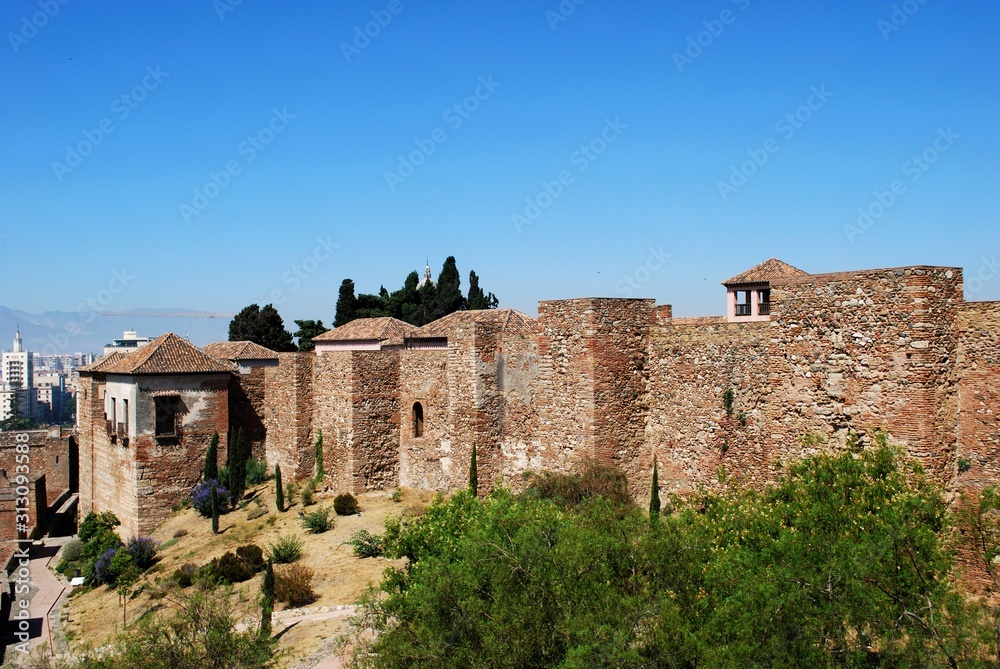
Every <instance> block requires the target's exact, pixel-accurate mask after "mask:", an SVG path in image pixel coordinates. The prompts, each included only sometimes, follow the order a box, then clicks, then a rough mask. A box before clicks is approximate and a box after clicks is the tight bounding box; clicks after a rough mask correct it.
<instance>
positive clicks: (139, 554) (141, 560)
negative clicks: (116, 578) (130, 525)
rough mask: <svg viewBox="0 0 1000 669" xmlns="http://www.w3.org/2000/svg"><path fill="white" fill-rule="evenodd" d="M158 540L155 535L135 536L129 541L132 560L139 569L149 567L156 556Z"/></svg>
mask: <svg viewBox="0 0 1000 669" xmlns="http://www.w3.org/2000/svg"><path fill="white" fill-rule="evenodd" d="M156 544H157V542H156V540H155V539H153V537H134V538H132V539H131V540H130V541H129V542H128V552H129V553H130V554H131V555H132V562H133V564H135V566H136V567H138V568H139V569H142V570H145V569H148V568H149V567H150V566H151V565H152V564H153V558H155V557H156Z"/></svg>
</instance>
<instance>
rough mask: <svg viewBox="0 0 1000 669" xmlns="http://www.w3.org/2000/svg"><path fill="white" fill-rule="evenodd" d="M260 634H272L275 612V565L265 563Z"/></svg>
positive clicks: (261, 595) (269, 562)
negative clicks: (272, 619) (273, 614)
mask: <svg viewBox="0 0 1000 669" xmlns="http://www.w3.org/2000/svg"><path fill="white" fill-rule="evenodd" d="M260 599H261V603H260V634H261V636H271V614H272V613H274V565H273V564H271V561H270V560H268V561H267V564H266V565H264V582H263V583H262V584H261V587H260Z"/></svg>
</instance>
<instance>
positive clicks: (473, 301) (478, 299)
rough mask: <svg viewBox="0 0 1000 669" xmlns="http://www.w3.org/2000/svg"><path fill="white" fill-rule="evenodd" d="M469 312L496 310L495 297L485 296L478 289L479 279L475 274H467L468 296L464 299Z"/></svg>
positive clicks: (490, 294)
mask: <svg viewBox="0 0 1000 669" xmlns="http://www.w3.org/2000/svg"><path fill="white" fill-rule="evenodd" d="M466 303H467V305H468V309H469V311H474V310H478V309H496V308H497V304H498V303H499V302H498V300H497V298H496V295H494V294H493V293H489V294H486V293H484V292H483V289H482V288H480V287H479V277H478V276H476V273H475V272H469V296H468V298H467V299H466Z"/></svg>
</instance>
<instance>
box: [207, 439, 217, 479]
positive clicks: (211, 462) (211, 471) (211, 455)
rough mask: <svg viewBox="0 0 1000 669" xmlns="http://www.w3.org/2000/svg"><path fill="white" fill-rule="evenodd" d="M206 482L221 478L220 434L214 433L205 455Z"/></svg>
mask: <svg viewBox="0 0 1000 669" xmlns="http://www.w3.org/2000/svg"><path fill="white" fill-rule="evenodd" d="M204 478H205V480H206V481H208V480H210V479H218V478H219V433H218V432H213V433H212V439H211V440H210V441H209V442H208V453H206V454H205V476H204Z"/></svg>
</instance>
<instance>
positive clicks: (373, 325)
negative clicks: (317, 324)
mask: <svg viewBox="0 0 1000 669" xmlns="http://www.w3.org/2000/svg"><path fill="white" fill-rule="evenodd" d="M414 330H416V328H415V327H413V326H412V325H410V324H409V323H406V322H404V321H401V320H399V319H398V318H390V317H389V316H383V317H381V318H356V319H354V320H353V321H351V322H350V323H345V324H344V325H341V326H340V327H339V328H334V329H332V330H327V331H326V332H324V333H323V334H321V335H317V336H316V337H313V341H350V340H358V339H376V340H378V341H383V340H386V339H400V338H402V337H409V336H410V335H411V334H412V333H413V331H414Z"/></svg>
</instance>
